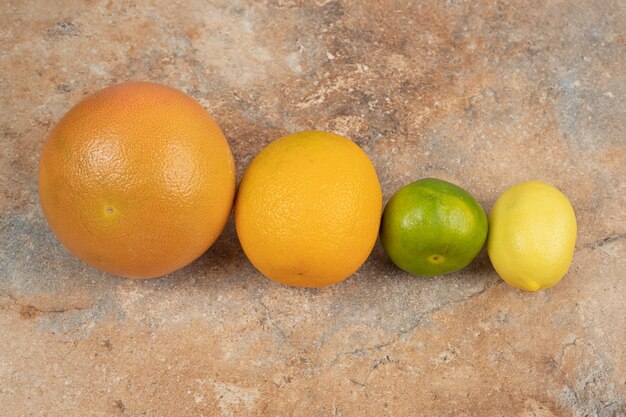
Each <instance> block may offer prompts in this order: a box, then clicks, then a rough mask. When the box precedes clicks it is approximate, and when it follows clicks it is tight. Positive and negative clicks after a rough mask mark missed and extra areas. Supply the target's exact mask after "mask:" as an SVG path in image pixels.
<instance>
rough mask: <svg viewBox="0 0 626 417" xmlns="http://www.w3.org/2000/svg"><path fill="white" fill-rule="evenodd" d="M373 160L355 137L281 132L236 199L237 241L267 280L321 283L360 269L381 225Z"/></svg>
mask: <svg viewBox="0 0 626 417" xmlns="http://www.w3.org/2000/svg"><path fill="white" fill-rule="evenodd" d="M381 210H382V194H381V190H380V184H379V182H378V177H377V175H376V171H375V170H374V166H373V165H372V163H371V162H370V160H369V159H368V157H367V155H366V154H365V152H363V150H361V148H359V146H357V145H356V144H355V143H354V142H352V141H351V140H350V139H346V138H344V137H341V136H338V135H335V134H332V133H326V132H319V131H304V132H299V133H294V134H291V135H288V136H285V137H283V138H280V139H278V140H276V141H274V142H273V143H271V144H270V145H268V146H267V147H266V148H265V149H263V150H262V151H261V152H260V153H259V154H258V155H257V156H256V157H255V158H254V160H253V161H252V162H251V163H250V165H249V166H248V168H247V169H246V172H245V174H244V176H243V178H242V180H241V184H240V186H239V191H238V193H237V199H236V202H235V226H236V228H237V234H238V236H239V241H240V242H241V246H242V247H243V250H244V252H245V253H246V255H247V256H248V258H249V259H250V261H251V262H252V264H253V265H254V266H255V267H256V268H257V269H258V270H259V271H260V272H261V273H263V274H264V275H265V276H267V277H268V278H270V279H272V280H274V281H276V282H279V283H281V284H285V285H290V286H298V287H323V286H326V285H330V284H334V283H337V282H339V281H341V280H343V279H345V278H347V277H348V276H349V275H350V274H352V273H353V272H355V271H356V270H357V269H358V268H359V267H360V266H361V265H362V264H363V262H365V259H366V258H367V257H368V255H369V254H370V252H371V251H372V248H373V247H374V243H375V242H376V236H377V232H378V227H379V225H380V213H381Z"/></svg>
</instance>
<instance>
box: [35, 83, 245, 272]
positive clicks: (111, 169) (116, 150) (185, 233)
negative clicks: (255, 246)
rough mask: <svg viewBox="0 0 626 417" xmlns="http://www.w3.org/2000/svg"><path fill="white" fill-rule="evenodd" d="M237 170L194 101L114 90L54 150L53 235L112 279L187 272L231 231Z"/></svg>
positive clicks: (162, 91) (49, 200) (80, 107)
mask: <svg viewBox="0 0 626 417" xmlns="http://www.w3.org/2000/svg"><path fill="white" fill-rule="evenodd" d="M235 181H236V180H235V165H234V161H233V157H232V154H231V150H230V147H229V146H228V142H227V141H226V138H225V137H224V135H223V134H222V131H221V130H220V128H219V127H218V125H217V124H216V123H215V121H214V120H213V119H212V118H211V116H210V115H209V113H208V112H207V111H206V110H205V109H204V108H203V107H202V106H201V105H200V104H199V103H198V102H196V101H195V100H194V99H193V98H191V97H189V96H187V95H186V94H184V93H182V92H181V91H178V90H175V89H173V88H169V87H166V86H163V85H159V84H154V83H146V82H131V83H124V84H118V85H114V86H111V87H108V88H105V89H103V90H101V91H99V92H97V93H95V94H93V95H91V96H89V97H87V98H85V99H84V100H83V101H81V102H80V103H78V104H77V105H76V106H74V107H73V108H72V109H71V110H70V111H69V112H68V113H67V114H65V116H63V118H62V119H61V120H60V121H59V122H58V124H57V125H56V126H55V127H54V129H53V130H52V132H51V133H50V135H49V136H48V138H47V139H46V141H45V144H44V146H43V150H42V152H41V158H40V161H39V197H40V201H41V206H42V208H43V213H44V215H45V217H46V219H47V221H48V224H49V225H50V228H51V229H52V231H53V232H54V233H55V234H56V236H57V237H58V238H59V240H60V241H61V243H62V244H63V245H64V246H65V247H67V249H69V250H70V252H72V253H73V254H75V255H76V256H77V257H79V258H80V259H82V260H83V261H85V262H87V263H88V264H90V265H92V266H94V267H96V268H99V269H101V270H103V271H106V272H109V273H112V274H115V275H119V276H124V277H129V278H154V277H159V276H162V275H165V274H168V273H170V272H173V271H175V270H177V269H179V268H182V267H183V266H185V265H187V264H188V263H190V262H191V261H193V260H194V259H196V258H197V257H198V256H200V255H201V254H202V253H203V252H205V251H206V250H207V249H208V248H209V247H210V246H211V245H212V244H213V242H214V241H215V239H217V237H218V235H219V234H220V233H221V231H222V229H223V228H224V226H225V224H226V221H227V219H228V216H229V214H230V211H231V207H232V203H233V199H234V195H235V185H236V182H235Z"/></svg>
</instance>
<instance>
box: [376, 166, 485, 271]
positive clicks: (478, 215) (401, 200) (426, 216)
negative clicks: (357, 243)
mask: <svg viewBox="0 0 626 417" xmlns="http://www.w3.org/2000/svg"><path fill="white" fill-rule="evenodd" d="M487 227H488V226H487V216H486V215H485V211H484V210H483V209H482V207H481V206H480V205H479V204H478V203H477V202H476V200H474V198H473V197H472V196H471V195H470V194H469V193H468V192H467V191H465V190H464V189H462V188H461V187H458V186H456V185H454V184H451V183H449V182H447V181H443V180H438V179H434V178H425V179H422V180H419V181H415V182H413V183H411V184H408V185H406V186H404V187H402V188H401V189H400V190H398V192H396V193H395V194H394V195H393V196H392V197H391V199H390V200H389V202H388V203H387V206H386V207H385V211H384V212H383V219H382V224H381V226H380V240H381V242H382V244H383V247H384V248H385V251H386V252H387V255H389V257H390V258H391V260H392V261H393V263H394V264H396V265H397V266H398V267H399V268H401V269H403V270H405V271H407V272H409V273H411V274H414V275H423V276H429V275H443V274H447V273H449V272H454V271H458V270H460V269H463V268H465V267H466V266H467V265H469V264H470V262H472V260H473V259H474V258H475V257H476V255H478V252H480V249H481V248H482V247H483V245H484V243H485V239H486V238H487Z"/></svg>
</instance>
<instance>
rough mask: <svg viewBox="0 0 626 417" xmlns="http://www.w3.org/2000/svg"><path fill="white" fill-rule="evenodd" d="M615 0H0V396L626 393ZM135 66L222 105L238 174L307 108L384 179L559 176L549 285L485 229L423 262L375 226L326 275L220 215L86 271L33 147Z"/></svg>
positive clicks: (429, 411)
mask: <svg viewBox="0 0 626 417" xmlns="http://www.w3.org/2000/svg"><path fill="white" fill-rule="evenodd" d="M625 10H626V3H625V2H624V1H623V0H579V1H565V0H549V1H538V0H525V1H522V0H519V1H513V0H506V1H505V0H482V1H469V0H430V1H425V0H421V1H412V2H409V1H395V2H394V1H334V0H330V1H321V0H320V1H295V0H294V1H292V0H268V1H263V2H245V1H241V0H236V1H226V0H220V1H200V0H196V1H160V2H159V1H132V2H117V1H105V0H102V1H101V0H89V1H79V0H75V1H70V0H63V1H61V0H59V1H52V0H49V1H44V0H41V1H34V0H33V1H13V0H4V1H2V2H0V21H1V24H0V191H1V192H0V238H1V242H2V243H1V244H0V415H1V416H118V415H119V416H272V417H278V416H280V417H285V416H524V417H530V416H535V417H548V416H580V417H583V416H624V415H625V413H626V363H625V362H626V348H625V341H626V337H625V336H626V324H625V319H624V317H625V310H626V282H625V271H626V263H625V262H624V257H625V255H626V239H625V237H626V221H625V220H626V218H625V209H624V207H625V206H626V198H625V197H624V195H625V191H626V190H625V184H626V168H625V166H626V14H625V13H626V12H625ZM127 80H151V81H156V82H160V83H164V84H167V85H170V86H173V87H177V88H179V89H182V90H183V91H185V92H187V93H188V94H190V95H192V96H193V97H195V98H196V99H197V100H199V101H200V103H202V105H203V106H205V107H206V108H207V109H208V110H209V111H210V112H211V113H212V114H213V115H214V117H215V118H216V119H217V121H218V122H219V124H220V125H221V126H222V128H223V130H224V132H225V134H226V136H227V138H228V139H229V142H230V144H231V146H232V149H233V151H234V154H235V158H236V163H237V168H238V175H239V177H241V173H242V172H243V170H244V169H245V167H246V165H247V164H248V163H249V161H250V159H251V158H252V157H253V156H254V155H255V154H256V153H257V152H258V151H259V150H260V149H262V148H263V147H264V146H265V145H266V144H268V143H269V142H270V141H272V140H273V139H275V138H278V137H279V136H281V135H283V134H286V133H289V132H293V131H297V130H300V129H309V128H316V129H322V130H329V131H333V132H336V133H339V134H343V135H346V136H348V137H351V138H353V139H354V140H355V141H356V142H357V143H358V144H359V145H360V146H362V147H363V149H365V151H366V152H367V153H368V154H369V155H370V157H371V158H372V160H373V162H374V164H375V166H376V168H377V171H378V174H379V176H380V179H381V183H382V186H383V190H384V196H385V201H386V200H387V199H388V198H389V197H390V196H391V195H392V194H393V192H394V191H395V190H397V189H398V188H399V187H400V186H402V185H403V184H405V183H408V182H410V181H412V180H415V179H417V178H421V177H425V176H434V177H439V178H443V179H447V180H450V181H453V182H455V183H457V184H459V185H460V186H462V187H464V188H466V189H467V190H469V191H470V192H471V193H472V194H474V195H475V196H476V198H477V200H478V201H479V202H480V203H481V204H482V205H483V206H484V207H485V208H486V209H487V210H489V208H490V207H491V205H492V204H493V202H494V201H495V199H496V198H497V197H498V196H499V195H500V193H502V192H503V191H504V190H505V189H506V188H508V187H509V186H511V185H513V184H515V183H517V182H519V181H523V180H528V179H539V180H543V181H546V182H549V183H551V184H553V185H555V186H557V187H559V188H560V189H561V190H562V191H563V192H564V193H565V194H566V195H567V196H568V197H569V198H570V199H571V201H572V203H573V205H574V207H575V209H576V213H577V216H578V222H579V237H578V242H577V248H576V254H575V257H574V261H573V264H572V266H571V269H570V272H569V273H568V275H567V276H566V277H565V278H564V280H563V281H562V282H561V283H560V284H559V285H558V286H556V287H554V288H551V289H549V290H547V291H543V292H539V293H534V294H530V293H524V292H521V291H518V290H516V289H514V288H511V287H508V286H507V285H505V284H504V283H503V282H502V281H501V280H500V279H499V278H498V276H497V275H496V273H495V272H494V270H493V269H492V267H491V266H490V264H489V260H488V259H487V257H486V255H485V254H484V253H482V254H481V255H479V257H478V258H477V260H476V261H475V262H474V263H473V264H472V265H471V266H470V267H469V268H468V269H466V270H465V271H463V272H460V273H456V274H453V275H450V276H446V277H440V278H433V279H419V278H415V277H411V276H409V275H408V274H405V273H403V272H401V271H399V270H398V269H396V268H395V267H393V265H391V264H390V262H389V261H388V259H387V258H386V256H385V254H384V252H383V251H382V249H381V247H380V245H377V246H376V248H375V249H374V252H373V253H372V255H371V256H370V258H369V260H368V261H367V263H366V264H365V265H364V266H363V267H362V268H361V269H360V270H359V271H358V272H357V273H356V274H354V275H353V276H352V277H351V278H349V279H348V280H346V281H345V282H343V283H341V284H340V285H337V286H334V287H330V288H325V289H321V290H305V289H293V288H286V287H280V286H278V285H276V284H273V283H271V282H269V281H268V280H266V279H265V278H263V277H262V276H261V275H260V274H259V273H257V272H256V271H255V270H254V269H253V268H252V266H251V265H250V263H249V262H248V261H247V260H246V258H245V256H244V254H243V252H242V251H241V249H240V247H239V246H238V243H237V238H236V234H235V232H234V228H233V227H232V224H230V225H229V226H228V228H227V229H226V230H225V232H224V233H223V235H222V236H221V238H220V239H219V241H218V242H217V243H216V244H215V245H214V246H213V247H212V248H211V249H210V250H209V251H208V252H207V253H206V254H205V255H204V256H202V257H201V258H200V259H198V260H197V261H196V262H194V263H192V264H191V265H189V266H188V267H186V268H184V269H182V270H180V271H178V272H176V273H174V274H172V275H171V276H169V277H167V278H163V279H158V280H153V281H144V282H141V281H129V280H123V279H119V278H116V277H112V276H109V275H106V274H104V273H101V272H99V271H96V270H94V269H91V268H90V267H88V266H86V265H84V264H83V263H81V262H80V261H78V260H77V259H75V258H74V257H73V256H71V255H70V254H69V253H68V252H67V251H66V250H65V249H64V248H63V247H62V246H61V245H60V244H59V243H58V241H57V240H56V239H55V237H54V235H52V233H51V232H50V231H49V229H48V228H47V226H46V223H45V221H44V219H43V217H42V213H41V210H40V208H39V205H38V199H37V181H36V169H37V162H38V155H39V150H40V149H41V145H42V143H43V141H44V139H45V137H46V135H47V133H48V132H49V131H50V129H51V128H52V126H53V125H54V123H55V122H56V121H57V120H58V119H59V118H60V117H61V116H62V115H63V114H64V112H66V111H67V110H68V109H69V108H70V107H71V106H72V105H73V104H75V103H76V102H77V101H78V100H80V99H81V98H82V97H84V96H85V95H87V94H90V93H92V92H94V91H96V90H98V89H100V88H103V87H105V86H108V85H110V84H112V83H116V82H121V81H127Z"/></svg>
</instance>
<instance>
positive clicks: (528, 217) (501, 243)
mask: <svg viewBox="0 0 626 417" xmlns="http://www.w3.org/2000/svg"><path fill="white" fill-rule="evenodd" d="M575 244H576V216H575V214H574V209H573V208H572V205H571V204H570V202H569V200H568V199H567V197H565V195H563V193H561V192H560V191H559V190H557V189H556V188H554V187H552V186H551V185H548V184H546V183H543V182H539V181H528V182H523V183H520V184H517V185H515V186H513V187H511V188H509V189H508V190H507V191H505V192H504V194H502V195H501V196H500V198H498V200H497V201H496V203H495V204H494V206H493V209H492V210H491V213H489V236H488V238H487V252H488V253H489V258H490V259H491V263H492V264H493V266H494V268H495V269H496V271H497V272H498V274H499V275H500V277H502V279H503V280H504V281H506V282H507V283H508V284H509V285H512V286H514V287H517V288H521V289H523V290H526V291H537V290H541V289H544V288H548V287H551V286H553V285H554V284H556V283H557V282H559V281H560V280H561V278H563V276H564V275H565V273H566V272H567V270H568V268H569V266H570V264H571V262H572V258H573V256H574V246H575Z"/></svg>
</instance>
